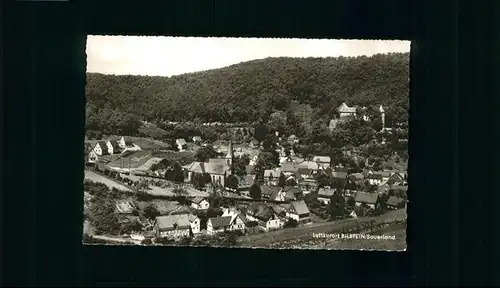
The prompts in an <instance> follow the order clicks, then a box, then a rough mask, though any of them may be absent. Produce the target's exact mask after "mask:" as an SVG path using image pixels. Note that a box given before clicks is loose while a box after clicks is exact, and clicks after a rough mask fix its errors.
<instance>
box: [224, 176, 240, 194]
mask: <svg viewBox="0 0 500 288" xmlns="http://www.w3.org/2000/svg"><path fill="white" fill-rule="evenodd" d="M224 183H225V184H226V187H227V188H231V189H235V190H236V189H238V178H236V176H234V175H229V176H227V177H226V181H225V182H224Z"/></svg>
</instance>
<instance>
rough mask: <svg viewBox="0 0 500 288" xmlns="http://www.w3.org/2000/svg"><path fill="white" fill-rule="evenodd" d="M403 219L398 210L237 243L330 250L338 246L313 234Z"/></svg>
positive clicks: (279, 231)
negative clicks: (371, 222) (362, 224)
mask: <svg viewBox="0 0 500 288" xmlns="http://www.w3.org/2000/svg"><path fill="white" fill-rule="evenodd" d="M404 219H406V211H405V209H400V210H396V211H391V212H388V213H386V214H384V215H380V216H377V217H367V218H362V219H347V220H340V221H335V222H324V223H313V224H308V225H305V226H301V227H297V228H288V229H283V230H277V231H273V232H269V233H264V234H253V235H246V236H243V237H240V238H239V239H238V242H239V243H240V245H241V246H243V247H263V248H302V249H330V248H337V246H338V245H339V244H338V243H336V242H335V241H333V240H329V241H325V240H323V239H316V238H313V233H325V234H331V233H341V231H343V229H347V228H354V227H356V226H357V225H359V224H361V223H368V222H370V221H371V220H375V221H376V222H377V223H382V222H391V221H396V220H404ZM404 239H405V238H403V243H404ZM353 241H359V240H353ZM367 241H374V240H367ZM385 241H388V240H385ZM393 249H394V248H393Z"/></svg>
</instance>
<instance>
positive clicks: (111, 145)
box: [106, 140, 122, 155]
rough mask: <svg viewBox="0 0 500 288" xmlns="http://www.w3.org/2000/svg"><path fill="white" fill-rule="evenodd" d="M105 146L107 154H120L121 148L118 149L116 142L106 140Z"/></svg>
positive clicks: (118, 145)
mask: <svg viewBox="0 0 500 288" xmlns="http://www.w3.org/2000/svg"><path fill="white" fill-rule="evenodd" d="M106 146H108V151H109V154H111V155H113V154H118V153H121V152H122V148H121V147H120V144H118V141H116V140H108V142H107V143H106Z"/></svg>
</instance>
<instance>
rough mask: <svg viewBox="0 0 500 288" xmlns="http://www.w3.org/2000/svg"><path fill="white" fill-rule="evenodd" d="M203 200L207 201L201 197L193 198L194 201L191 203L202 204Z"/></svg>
mask: <svg viewBox="0 0 500 288" xmlns="http://www.w3.org/2000/svg"><path fill="white" fill-rule="evenodd" d="M203 200H205V199H203V198H201V197H195V198H193V200H191V202H193V203H196V204H200V203H201V201H203ZM205 201H206V200H205Z"/></svg>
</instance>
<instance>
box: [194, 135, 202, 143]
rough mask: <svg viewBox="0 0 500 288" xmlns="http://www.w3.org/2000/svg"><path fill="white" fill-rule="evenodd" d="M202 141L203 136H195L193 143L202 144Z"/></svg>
mask: <svg viewBox="0 0 500 288" xmlns="http://www.w3.org/2000/svg"><path fill="white" fill-rule="evenodd" d="M201 141H202V139H201V136H193V142H194V143H198V144H200V143H201Z"/></svg>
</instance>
